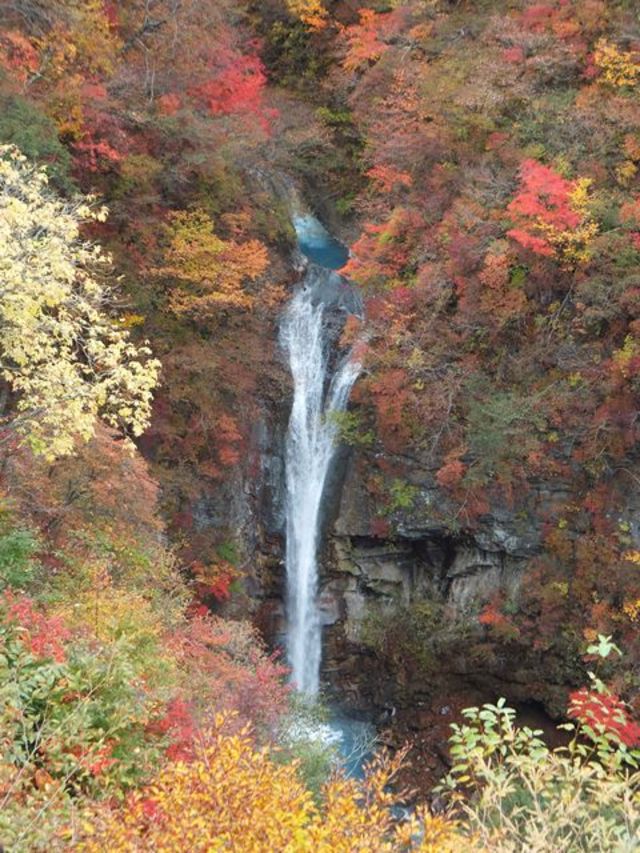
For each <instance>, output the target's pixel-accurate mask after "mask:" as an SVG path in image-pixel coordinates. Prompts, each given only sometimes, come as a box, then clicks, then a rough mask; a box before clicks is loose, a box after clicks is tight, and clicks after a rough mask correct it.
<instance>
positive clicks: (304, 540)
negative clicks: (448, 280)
mask: <svg viewBox="0 0 640 853" xmlns="http://www.w3.org/2000/svg"><path fill="white" fill-rule="evenodd" d="M327 275H330V273H329V272H327ZM321 283H322V281H321V277H318V274H317V272H316V273H314V276H311V275H309V276H308V277H307V280H306V284H305V286H304V287H303V288H302V289H301V290H300V291H299V292H298V293H297V294H296V295H295V296H294V298H293V299H292V301H291V303H290V304H289V307H288V309H287V312H286V315H285V318H284V322H283V324H282V329H281V336H282V342H283V344H284V347H285V350H286V351H287V354H288V357H289V365H290V368H291V374H292V376H293V384H294V396H293V406H292V410H291V417H290V421H289V429H288V433H287V447H286V484H287V525H286V526H287V550H286V564H287V602H288V608H287V609H288V631H287V651H288V659H289V664H290V666H291V671H292V681H293V683H294V684H295V686H296V687H297V689H298V690H300V691H301V692H302V693H306V694H309V695H315V694H316V693H317V692H318V687H319V678H320V660H321V652H322V649H321V645H322V638H321V630H322V629H321V625H320V618H319V612H318V605H317V595H318V563H317V551H318V544H319V524H320V510H321V506H322V496H323V493H324V487H325V482H326V479H327V474H328V471H329V466H330V464H331V460H332V458H333V455H334V452H335V439H336V433H337V427H336V423H335V420H334V419H332V418H331V415H332V414H333V413H335V412H341V411H343V410H344V409H345V407H346V405H347V401H348V399H349V394H350V392H351V388H352V386H353V383H354V382H355V380H356V379H357V377H358V374H359V372H360V365H359V364H357V363H356V362H355V361H353V360H352V359H350V358H347V359H345V360H344V361H343V363H342V364H341V365H340V366H339V367H338V369H337V370H336V372H335V374H334V376H333V378H332V379H331V381H330V383H329V387H328V389H327V380H328V375H327V371H328V353H327V346H326V340H325V330H324V328H323V314H324V306H323V305H322V302H321V300H320V299H316V300H314V298H313V297H314V292H313V291H314V287H317V286H320V285H321Z"/></svg>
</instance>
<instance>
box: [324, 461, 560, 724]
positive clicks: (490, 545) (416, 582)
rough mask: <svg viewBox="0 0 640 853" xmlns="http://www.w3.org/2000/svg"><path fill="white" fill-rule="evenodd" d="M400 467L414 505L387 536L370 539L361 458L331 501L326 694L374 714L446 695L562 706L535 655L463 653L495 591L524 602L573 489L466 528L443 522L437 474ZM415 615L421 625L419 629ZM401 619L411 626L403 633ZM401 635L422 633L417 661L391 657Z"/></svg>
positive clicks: (370, 509) (478, 637)
mask: <svg viewBox="0 0 640 853" xmlns="http://www.w3.org/2000/svg"><path fill="white" fill-rule="evenodd" d="M343 461H344V460H343ZM403 466H404V470H405V471H406V472H407V474H406V476H407V477H408V479H409V481H410V483H411V484H412V488H413V489H414V495H415V497H414V499H413V506H412V507H411V509H410V510H408V509H403V510H401V511H399V512H396V513H395V514H394V517H393V534H389V536H388V538H379V537H374V536H372V534H371V531H372V522H373V520H374V517H375V516H374V503H373V499H372V498H371V496H370V495H369V494H368V492H367V489H366V485H365V479H366V477H365V473H366V460H365V459H364V457H363V456H362V455H361V454H358V453H354V454H353V455H352V456H351V457H350V458H349V459H348V460H346V463H345V467H344V469H343V471H342V476H343V482H342V484H341V492H340V493H334V495H333V501H332V507H331V508H332V512H333V524H332V526H331V529H330V531H329V535H328V537H327V541H326V547H325V554H324V563H323V565H324V568H325V572H324V581H323V584H322V587H321V595H320V604H321V608H322V614H323V624H324V625H325V642H324V649H325V654H324V671H323V674H324V678H325V680H326V682H327V683H328V685H329V689H330V693H331V695H333V696H335V698H336V699H337V700H338V701H340V702H342V703H344V704H345V705H347V706H349V707H352V708H354V709H358V710H361V711H365V710H368V711H375V712H379V711H380V710H381V709H384V708H385V707H387V706H388V705H389V704H393V705H398V706H400V707H403V706H404V707H405V708H407V709H408V708H411V707H413V708H415V707H419V706H421V705H422V704H424V703H425V702H427V703H430V702H431V701H432V700H433V697H434V696H435V695H436V694H437V693H440V694H441V695H442V696H444V697H446V696H447V695H448V694H450V693H452V692H456V691H458V692H459V691H463V692H464V691H469V690H471V691H472V692H475V694H480V695H484V696H485V697H486V699H487V700H489V699H495V698H496V697H497V695H505V696H507V697H508V698H510V699H511V700H512V701H514V702H515V701H529V700H531V699H532V698H533V699H536V700H540V701H542V702H544V703H545V704H546V705H547V706H548V707H554V706H555V705H556V704H557V707H560V706H561V705H562V700H563V697H564V688H565V685H564V684H563V674H562V673H561V672H558V673H555V674H551V675H550V674H549V672H547V673H546V674H545V676H544V678H543V677H542V676H541V674H540V673H539V672H538V671H537V669H536V661H535V657H532V658H531V659H530V660H527V661H524V660H513V659H509V657H508V656H502V657H496V656H489V657H488V658H487V659H486V660H478V659H477V658H476V657H473V656H472V655H470V654H469V652H468V649H469V647H470V645H471V644H472V643H475V645H476V646H477V645H478V644H479V643H481V641H482V630H483V629H482V627H481V625H480V624H479V623H478V613H479V611H480V610H481V608H482V607H483V605H485V604H486V603H487V602H488V601H490V600H491V599H492V598H493V597H494V596H495V595H496V594H497V593H500V594H502V595H503V596H504V598H505V599H507V600H510V601H514V602H516V601H517V600H518V593H519V589H520V585H521V581H522V578H523V574H524V572H525V571H526V567H527V564H528V561H529V560H530V559H531V558H532V557H533V556H535V555H536V554H537V553H539V551H540V549H541V540H542V522H541V519H542V518H544V517H545V514H546V513H548V512H549V511H550V508H552V507H553V506H554V505H555V504H556V503H557V502H558V501H563V500H566V492H565V491H564V489H562V488H558V489H557V490H556V491H554V492H551V491H549V490H548V489H547V488H546V487H544V486H540V487H537V488H536V487H534V488H532V489H531V493H530V495H529V496H528V497H527V501H528V506H529V509H528V511H527V512H526V513H525V512H522V509H520V510H519V511H518V512H516V510H515V509H509V508H508V507H505V506H496V507H493V508H492V510H491V512H490V513H488V514H487V515H486V516H484V517H483V518H482V519H481V520H480V522H479V523H478V526H477V529H475V530H473V531H469V530H465V531H461V530H457V529H455V528H454V527H453V526H449V525H447V524H445V523H443V521H442V518H443V512H442V510H443V508H444V505H445V499H444V497H443V495H442V493H441V492H440V490H439V489H438V486H437V484H436V483H435V480H434V477H433V476H432V472H431V471H429V470H428V469H426V468H423V467H422V466H421V465H420V463H419V462H418V461H417V460H415V461H414V462H413V463H408V462H407V460H406V459H405V460H403ZM416 612H417V613H418V614H419V616H420V619H421V620H422V621H421V622H420V623H416V624H417V627H416V628H415V629H414V626H413V622H411V619H412V618H413V616H412V613H416ZM403 620H409V623H408V624H407V625H406V626H403ZM425 620H426V621H425ZM430 620H431V621H430ZM423 625H426V626H427V629H428V630H427V632H426V633H425V635H424V636H423V635H422V634H421V633H420V632H421V631H422V630H425V629H423V628H422V627H421V626H423ZM403 627H406V631H407V633H408V634H409V635H411V632H412V631H414V630H415V631H416V632H417V633H416V636H415V638H414V639H415V648H414V649H412V652H411V654H409V653H403V651H402V649H400V650H399V651H397V652H394V651H393V648H392V644H393V640H394V637H393V636H391V635H394V636H395V635H396V634H397V633H398V632H399V631H401V630H402V628H403ZM376 632H377V637H372V633H373V634H375V633H376ZM381 632H382V633H381ZM389 637H390V639H389ZM408 639H409V640H411V636H409V638H408ZM432 641H433V650H432V652H433V653H432V654H430V653H429V647H430V645H431V642H432ZM381 647H382V651H381ZM421 647H423V650H424V654H422V653H421ZM556 675H557V678H556ZM545 679H546V680H545ZM542 681H544V683H541V682H542ZM443 701H444V700H443Z"/></svg>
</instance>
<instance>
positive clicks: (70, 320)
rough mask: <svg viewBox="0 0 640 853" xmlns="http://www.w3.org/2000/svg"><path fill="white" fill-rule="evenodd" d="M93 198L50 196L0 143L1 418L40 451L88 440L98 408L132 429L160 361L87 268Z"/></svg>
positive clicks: (102, 265) (95, 267) (102, 212)
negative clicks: (10, 398)
mask: <svg viewBox="0 0 640 853" xmlns="http://www.w3.org/2000/svg"><path fill="white" fill-rule="evenodd" d="M93 202H94V199H93V198H91V197H86V198H78V199H74V200H65V199H62V198H60V197H59V196H57V195H56V194H55V193H54V192H53V191H52V190H51V189H50V188H49V186H48V179H47V173H46V171H45V170H44V169H43V168H41V167H39V166H34V165H33V164H31V163H29V161H28V160H27V158H26V157H24V156H23V155H22V154H21V153H20V151H18V149H17V148H15V147H14V146H6V145H5V146H0V329H1V336H0V376H1V377H2V379H4V381H5V383H6V386H5V387H7V388H9V389H11V391H12V393H13V394H14V395H15V397H16V402H15V405H14V406H12V414H11V416H10V417H7V418H5V425H6V426H7V428H11V430H13V431H15V432H17V433H18V434H19V435H20V436H21V438H22V440H23V441H25V442H27V443H28V444H29V445H30V446H31V447H32V449H33V450H34V451H35V452H37V453H43V454H45V455H46V456H48V457H50V458H55V457H57V456H62V455H65V454H69V453H71V452H72V451H73V448H74V446H75V443H76V441H77V440H87V439H89V438H91V436H93V434H94V430H95V425H96V419H97V418H98V417H99V416H101V417H102V418H103V419H104V420H105V421H106V422H107V423H108V424H109V425H111V426H113V427H116V428H118V429H121V430H125V431H129V432H131V433H132V434H133V435H140V434H141V433H142V432H143V430H144V429H145V427H146V425H147V423H148V420H149V417H150V413H151V402H152V392H153V389H154V387H155V385H156V384H157V379H158V371H159V368H160V363H159V362H158V361H156V360H155V359H153V358H152V357H151V352H150V350H149V349H148V347H147V346H136V345H135V344H134V343H133V342H132V341H131V340H130V338H129V333H128V332H127V331H126V330H125V329H124V328H123V327H122V324H120V323H118V322H117V321H116V320H115V319H114V318H113V317H112V316H111V314H110V312H109V305H110V302H111V300H112V297H111V294H110V291H109V289H108V288H107V287H106V286H105V285H104V284H102V283H101V282H100V281H99V280H98V278H97V275H98V272H99V271H101V270H102V271H104V272H108V271H109V269H110V267H111V258H110V257H109V256H108V255H106V254H104V253H102V252H101V249H100V247H99V246H98V245H96V244H93V243H91V242H88V241H86V240H83V239H82V238H81V236H80V227H81V225H82V223H84V222H87V221H91V220H100V221H102V220H104V219H105V218H106V209H105V208H95V206H94V204H93Z"/></svg>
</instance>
